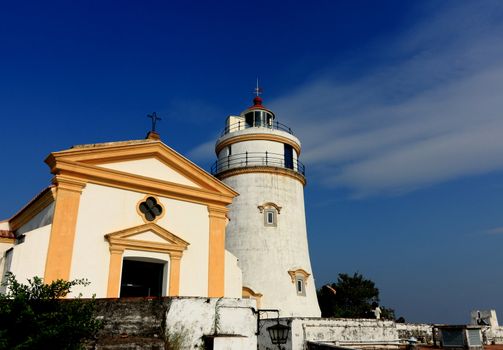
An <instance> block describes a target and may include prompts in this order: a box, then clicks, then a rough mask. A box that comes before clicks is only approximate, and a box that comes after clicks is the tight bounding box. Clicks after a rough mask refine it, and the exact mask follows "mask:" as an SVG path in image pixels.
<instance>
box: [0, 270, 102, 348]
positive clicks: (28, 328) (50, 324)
mask: <svg viewBox="0 0 503 350" xmlns="http://www.w3.org/2000/svg"><path fill="white" fill-rule="evenodd" d="M6 277H7V278H6V282H5V285H6V287H7V293H6V294H5V295H0V350H3V349H46V348H51V349H81V348H82V345H81V343H82V341H83V340H84V339H85V338H89V337H93V336H94V335H95V334H96V332H97V331H98V330H99V328H100V327H101V322H100V321H97V320H96V318H95V317H94V308H95V305H94V302H93V300H91V301H88V300H81V299H80V298H75V299H61V298H64V297H65V296H66V295H67V294H68V293H70V291H71V288H72V287H74V286H77V285H84V286H85V285H88V284H89V282H87V281H86V280H83V279H80V280H74V281H64V280H57V281H53V282H51V283H50V284H44V283H43V282H42V279H41V278H39V277H34V278H33V279H30V280H28V285H25V284H21V283H19V282H18V281H17V280H16V278H15V277H14V275H13V274H12V273H8V274H7V275H6Z"/></svg>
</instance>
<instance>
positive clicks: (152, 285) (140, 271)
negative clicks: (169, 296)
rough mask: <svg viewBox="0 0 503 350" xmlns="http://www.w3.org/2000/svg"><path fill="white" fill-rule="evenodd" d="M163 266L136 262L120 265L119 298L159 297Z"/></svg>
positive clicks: (131, 261) (127, 261)
mask: <svg viewBox="0 0 503 350" xmlns="http://www.w3.org/2000/svg"><path fill="white" fill-rule="evenodd" d="M163 270H164V264H161V263H152V262H145V261H137V260H124V261H123V263H122V278H121V292H120V296H121V297H159V296H161V293H162V277H163Z"/></svg>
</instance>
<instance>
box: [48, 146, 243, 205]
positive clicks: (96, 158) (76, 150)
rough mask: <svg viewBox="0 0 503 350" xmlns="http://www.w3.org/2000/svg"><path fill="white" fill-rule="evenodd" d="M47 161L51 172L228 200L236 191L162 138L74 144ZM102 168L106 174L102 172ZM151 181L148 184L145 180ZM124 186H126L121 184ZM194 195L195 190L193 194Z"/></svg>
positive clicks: (50, 156) (51, 156)
mask: <svg viewBox="0 0 503 350" xmlns="http://www.w3.org/2000/svg"><path fill="white" fill-rule="evenodd" d="M46 163H47V164H48V165H49V166H50V167H51V171H52V173H54V174H61V173H63V172H64V171H65V170H67V171H68V172H71V175H72V176H79V177H84V178H85V177H87V178H89V179H92V180H93V179H97V180H100V179H101V178H106V181H108V182H113V181H115V183H121V182H124V183H131V182H135V178H136V179H137V180H138V181H136V182H139V181H143V182H144V183H147V185H151V186H152V187H156V188H160V187H162V186H159V185H157V183H165V184H167V185H176V186H179V187H187V188H194V189H195V190H201V191H204V192H205V193H211V194H214V195H217V196H219V197H220V198H221V199H222V200H223V201H224V202H229V203H230V202H231V201H232V198H233V197H235V196H236V195H237V193H236V192H235V191H234V190H232V189H231V188H230V187H228V186H227V185H225V184H224V183H222V182H221V181H219V180H218V179H216V178H215V177H213V176H212V175H210V174H208V173H207V172H206V171H205V170H203V169H201V168H200V167H199V166H197V165H196V164H194V163H192V162H191V161H190V160H188V159H187V158H185V157H184V156H182V155H181V154H179V153H178V152H176V151H174V150H173V149H171V148H170V147H168V146H166V145H165V144H164V143H162V142H161V141H153V140H139V141H127V142H111V143H103V144H94V145H83V146H75V147H73V148H71V149H69V150H65V151H60V152H54V153H51V154H50V155H49V156H48V157H47V159H46ZM104 171H106V172H107V173H106V174H105V173H104ZM149 181H150V183H148V182H149ZM122 187H125V186H122ZM193 196H195V197H197V193H194V195H193Z"/></svg>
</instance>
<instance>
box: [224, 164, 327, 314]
mask: <svg viewBox="0 0 503 350" xmlns="http://www.w3.org/2000/svg"><path fill="white" fill-rule="evenodd" d="M223 181H224V182H225V183H226V184H227V185H229V186H230V187H232V188H233V189H235V190H236V191H237V192H239V194H240V195H239V196H238V197H236V198H235V199H234V201H233V203H232V204H231V206H230V207H229V208H230V211H229V218H230V222H229V224H228V226H227V231H226V232H227V236H226V247H227V249H228V250H229V251H230V252H231V253H232V254H234V255H235V256H236V257H237V258H238V259H239V266H240V268H241V270H242V271H243V286H245V287H248V288H251V289H252V290H253V291H254V292H255V293H261V294H263V297H262V300H261V308H273V309H280V312H281V315H282V316H306V317H319V316H320V309H319V306H318V300H317V297H316V289H315V283H314V276H313V275H312V270H311V262H310V259H309V250H308V242H307V232H306V221H305V211H304V188H303V186H302V184H301V183H300V181H298V180H296V179H294V178H291V177H287V176H282V175H275V174H258V173H248V174H241V175H236V176H232V177H228V178H226V179H224V180H223ZM264 202H273V203H275V204H277V205H278V206H280V207H282V209H281V213H280V214H279V215H278V216H277V227H266V226H264V214H263V213H260V211H259V209H258V208H257V206H259V205H261V204H263V203H264ZM299 268H301V269H304V270H305V271H307V272H308V273H310V274H311V276H309V278H308V279H307V283H306V295H305V296H300V295H297V290H296V286H295V284H294V283H292V280H291V277H290V275H289V274H288V271H289V270H296V269H299Z"/></svg>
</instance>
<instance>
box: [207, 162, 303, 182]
mask: <svg viewBox="0 0 503 350" xmlns="http://www.w3.org/2000/svg"><path fill="white" fill-rule="evenodd" d="M253 173H261V174H274V175H281V176H288V177H291V178H293V179H296V180H298V181H300V183H302V185H303V186H305V185H306V183H307V182H306V178H305V177H304V176H303V175H302V174H300V173H298V172H296V171H294V170H290V169H286V168H278V167H270V166H248V167H243V168H232V169H229V170H225V171H222V172H221V173H218V174H217V175H216V176H217V178H218V179H220V180H223V179H225V178H228V177H231V176H235V175H241V174H253Z"/></svg>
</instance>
